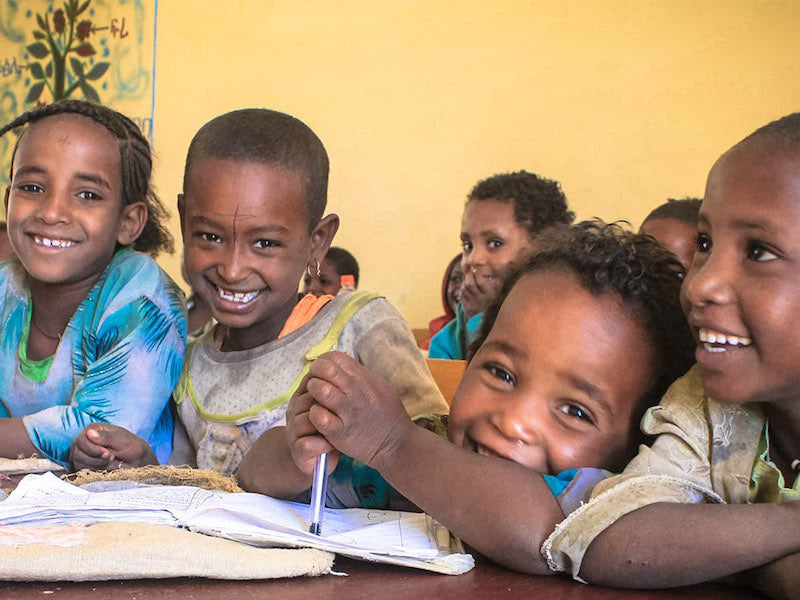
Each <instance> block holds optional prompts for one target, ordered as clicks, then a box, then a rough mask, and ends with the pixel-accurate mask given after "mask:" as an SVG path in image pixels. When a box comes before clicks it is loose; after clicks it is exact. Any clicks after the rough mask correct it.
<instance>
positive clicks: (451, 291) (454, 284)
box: [446, 261, 464, 312]
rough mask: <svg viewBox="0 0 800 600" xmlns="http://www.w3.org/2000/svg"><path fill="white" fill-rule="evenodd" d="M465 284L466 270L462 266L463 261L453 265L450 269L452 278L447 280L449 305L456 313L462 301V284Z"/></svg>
mask: <svg viewBox="0 0 800 600" xmlns="http://www.w3.org/2000/svg"><path fill="white" fill-rule="evenodd" d="M462 283H464V269H463V268H462V266H461V261H457V262H456V263H455V264H453V268H452V269H450V276H449V277H448V278H447V291H446V296H447V304H449V305H450V308H452V309H453V312H456V309H457V308H458V303H459V302H460V301H461V284H462Z"/></svg>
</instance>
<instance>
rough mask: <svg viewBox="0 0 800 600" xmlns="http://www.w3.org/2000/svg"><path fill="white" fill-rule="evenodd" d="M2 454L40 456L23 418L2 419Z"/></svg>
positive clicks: (6, 455) (13, 456)
mask: <svg viewBox="0 0 800 600" xmlns="http://www.w3.org/2000/svg"><path fill="white" fill-rule="evenodd" d="M0 456H2V457H4V458H18V457H20V456H22V457H25V458H28V457H31V456H39V451H38V450H37V449H36V446H34V445H33V442H31V438H30V437H29V436H28V430H27V429H25V425H24V423H23V422H22V419H15V418H11V417H5V418H2V419H0Z"/></svg>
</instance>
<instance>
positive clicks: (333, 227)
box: [309, 214, 339, 262]
mask: <svg viewBox="0 0 800 600" xmlns="http://www.w3.org/2000/svg"><path fill="white" fill-rule="evenodd" d="M338 229H339V215H334V214H330V215H327V216H325V217H323V218H322V219H321V220H320V222H319V223H317V226H316V227H314V229H313V230H312V231H311V256H310V257H309V258H310V259H311V260H313V261H320V262H322V259H323V258H324V257H325V255H326V254H327V253H328V248H330V246H331V242H332V241H333V236H335V235H336V232H337V231H338Z"/></svg>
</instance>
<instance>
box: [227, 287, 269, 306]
mask: <svg viewBox="0 0 800 600" xmlns="http://www.w3.org/2000/svg"><path fill="white" fill-rule="evenodd" d="M217 293H218V294H219V297H220V298H222V299H223V300H227V301H228V302H236V303H238V304H247V303H248V302H250V301H251V300H253V299H255V297H256V296H258V295H259V294H260V293H261V290H256V291H254V292H229V291H227V290H223V289H222V288H221V287H218V288H217Z"/></svg>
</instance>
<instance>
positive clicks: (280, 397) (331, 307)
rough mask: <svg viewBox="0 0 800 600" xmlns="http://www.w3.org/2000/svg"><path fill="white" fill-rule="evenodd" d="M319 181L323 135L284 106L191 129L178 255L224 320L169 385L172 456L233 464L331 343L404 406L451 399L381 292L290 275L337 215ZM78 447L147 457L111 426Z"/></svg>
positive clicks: (95, 459)
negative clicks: (176, 437) (341, 289)
mask: <svg viewBox="0 0 800 600" xmlns="http://www.w3.org/2000/svg"><path fill="white" fill-rule="evenodd" d="M327 182H328V156H327V153H326V152H325V148H324V146H323V145H322V142H321V141H320V140H319V138H318V137H317V136H316V135H315V134H314V132H313V131H311V129H309V128H308V127H307V126H306V125H305V124H303V123H302V122H301V121H299V120H297V119H295V118H294V117H291V116H289V115H286V114H283V113H280V112H275V111H271V110H264V109H246V110H238V111H233V112H230V113H227V114H224V115H222V116H219V117H217V118H215V119H212V120H211V121H210V122H208V123H206V124H205V125H204V126H203V127H202V128H201V129H200V131H198V132H197V134H196V135H195V137H194V139H193V140H192V142H191V144H190V146H189V152H188V155H187V158H186V167H185V171H184V183H183V186H184V187H183V189H184V193H183V194H181V195H180V196H179V199H178V207H179V211H180V216H181V225H182V232H183V239H184V244H185V250H184V252H185V266H186V272H187V275H188V278H189V282H190V283H191V286H192V289H194V290H195V292H196V293H197V294H198V295H200V296H201V297H203V298H204V299H205V300H206V302H207V303H208V304H209V305H210V306H211V312H212V314H213V317H214V319H216V321H217V323H218V324H217V325H216V326H215V327H212V328H209V329H208V330H207V331H206V332H205V333H204V334H203V335H202V336H200V338H198V339H197V340H196V341H194V342H192V344H191V345H190V346H189V350H188V352H187V358H186V365H185V367H184V373H183V375H182V377H181V381H180V383H179V384H178V386H177V388H176V390H175V392H174V394H173V397H174V399H175V402H176V404H177V411H178V414H179V416H180V420H181V422H182V423H183V425H184V426H185V428H186V431H187V433H188V437H189V442H190V443H189V444H188V445H185V446H182V448H185V449H186V450H188V451H189V453H188V454H186V455H183V454H181V453H180V452H176V454H175V455H173V457H172V462H173V463H178V464H181V463H193V464H196V465H197V466H198V467H200V468H203V469H213V470H216V471H218V472H220V473H223V474H226V475H229V474H232V473H234V472H235V471H236V469H237V468H238V466H239V463H240V461H241V460H242V457H243V456H244V455H245V454H246V453H247V451H248V450H249V448H250V446H251V444H252V443H253V441H255V440H256V439H257V438H258V437H259V436H260V435H261V434H262V433H263V432H264V431H265V430H267V429H269V428H270V427H273V426H275V425H278V424H282V423H283V422H284V415H285V413H286V405H287V403H288V401H289V398H290V397H291V395H292V393H293V392H294V390H295V389H296V387H297V386H298V385H299V384H300V381H301V380H302V379H303V377H304V375H305V373H306V371H307V370H308V368H309V363H310V362H311V361H312V360H314V359H315V358H316V357H317V356H318V355H320V354H322V353H324V352H326V351H328V350H330V349H333V348H338V349H339V350H341V351H343V352H347V353H350V354H351V355H352V356H354V357H355V358H356V359H357V360H358V361H359V362H360V363H362V364H363V365H364V366H365V367H366V368H368V369H370V370H371V371H374V372H375V373H377V374H379V375H381V376H382V377H385V378H386V379H388V381H389V382H390V383H391V385H392V387H393V389H394V390H396V392H397V393H398V395H399V396H400V397H401V398H402V401H403V406H404V408H405V410H407V411H408V412H409V414H411V415H418V414H420V413H425V412H430V411H432V410H433V411H444V410H446V406H447V405H446V404H445V402H444V399H443V398H442V396H441V394H440V393H439V391H438V389H437V387H436V384H435V382H434V381H433V379H432V378H431V375H430V372H429V371H428V368H427V365H426V364H425V360H424V358H423V357H422V355H421V354H420V352H419V350H418V349H417V347H416V344H415V342H414V336H413V335H412V333H411V330H410V329H409V328H408V325H406V323H405V321H403V318H402V317H401V316H400V314H399V313H398V312H397V311H396V310H395V309H394V308H393V307H392V306H391V305H390V304H389V303H388V302H387V301H386V300H384V299H383V298H380V297H378V296H376V295H373V294H366V293H363V292H356V293H353V292H349V293H344V294H340V295H339V296H337V297H336V298H335V299H334V298H333V297H332V296H323V297H322V298H315V297H314V296H311V295H309V296H306V297H305V298H303V299H302V300H301V301H299V302H298V295H297V282H298V281H300V277H301V275H302V274H303V272H304V271H305V272H316V270H317V269H318V268H320V261H321V259H322V257H324V256H325V253H326V252H327V250H328V246H329V245H330V243H331V240H332V239H333V236H334V234H335V233H336V229H337V228H338V225H339V219H338V217H337V216H336V215H333V214H331V215H327V216H325V217H323V213H324V211H325V204H326V200H327V199H326V196H327ZM176 430H177V428H176ZM193 453H196V454H195V456H192V454H193ZM75 457H76V465H77V466H89V467H93V468H106V467H107V466H109V465H111V466H117V464H118V462H119V461H122V462H124V463H125V464H126V465H134V466H135V465H138V464H147V463H152V462H155V461H154V460H153V457H152V455H150V454H149V453H148V450H147V447H146V445H145V444H142V443H141V440H138V439H137V438H136V437H135V436H131V435H130V434H128V433H127V432H125V431H124V430H119V429H118V428H109V427H96V428H93V429H90V430H89V431H87V432H86V433H85V435H82V436H81V437H80V438H79V439H78V442H77V443H76V450H75Z"/></svg>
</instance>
